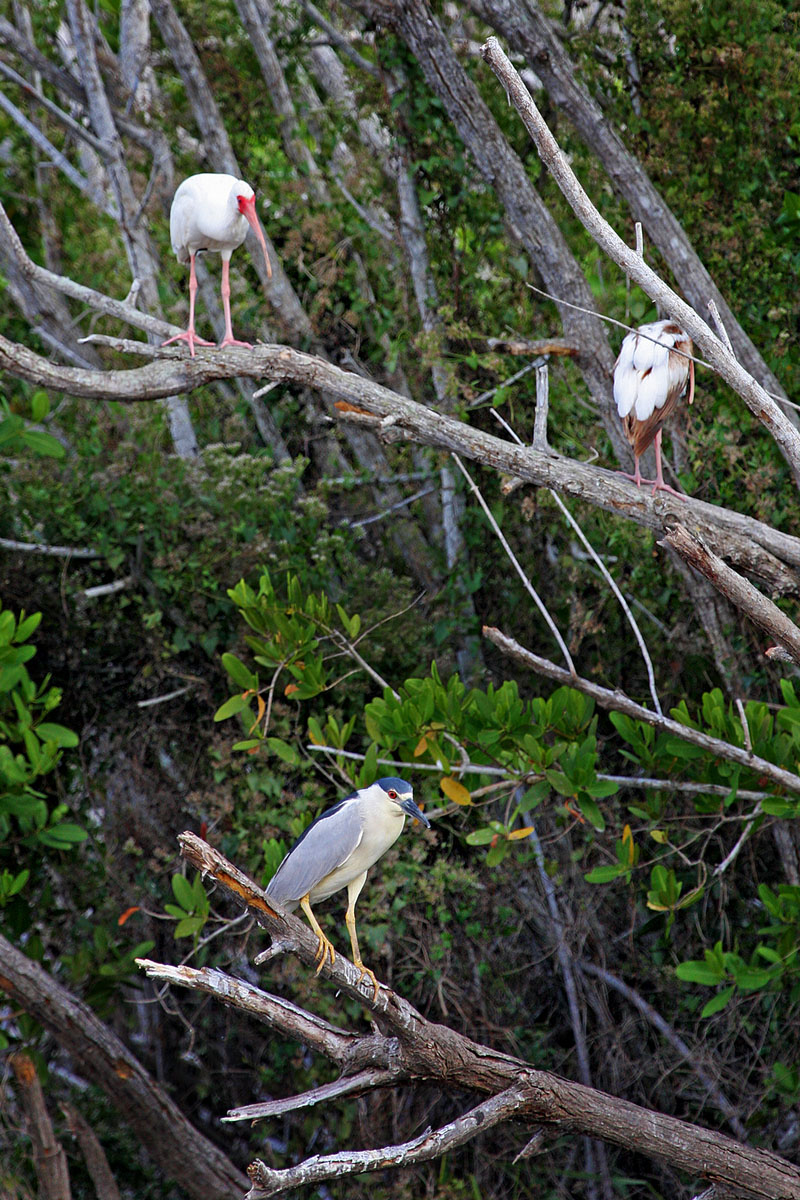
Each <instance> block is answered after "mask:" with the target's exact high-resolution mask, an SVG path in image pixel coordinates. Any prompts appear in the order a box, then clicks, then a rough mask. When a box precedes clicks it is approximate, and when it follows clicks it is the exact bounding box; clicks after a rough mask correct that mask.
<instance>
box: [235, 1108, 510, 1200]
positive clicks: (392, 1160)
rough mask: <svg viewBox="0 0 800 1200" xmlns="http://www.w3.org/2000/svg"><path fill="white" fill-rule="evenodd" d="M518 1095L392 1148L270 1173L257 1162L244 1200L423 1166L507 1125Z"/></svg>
mask: <svg viewBox="0 0 800 1200" xmlns="http://www.w3.org/2000/svg"><path fill="white" fill-rule="evenodd" d="M523 1104H524V1098H523V1095H522V1093H521V1092H520V1091H519V1090H518V1089H517V1088H514V1087H510V1088H508V1090H507V1091H505V1092H500V1094H499V1095H497V1096H492V1098H491V1099H490V1100H484V1101H483V1103H482V1104H478V1105H477V1106H476V1107H475V1108H473V1109H470V1111H469V1112H467V1113H464V1115H463V1116H461V1117H458V1118H457V1119H456V1120H455V1121H451V1122H450V1123H449V1124H448V1125H443V1126H442V1128H441V1129H436V1130H433V1131H432V1130H431V1129H426V1130H425V1132H424V1133H422V1134H420V1135H419V1137H415V1138H413V1139H412V1140H411V1141H410V1142H403V1143H402V1144H400V1145H398V1146H382V1147H378V1149H376V1150H342V1151H340V1152H339V1153H338V1154H315V1155H314V1157H313V1158H308V1159H306V1161H305V1162H303V1163H299V1164H298V1166H296V1167H287V1168H286V1169H285V1170H283V1171H275V1170H273V1169H272V1168H270V1167H268V1166H266V1164H265V1163H263V1162H261V1161H260V1160H256V1162H254V1163H252V1164H251V1165H250V1167H249V1168H248V1175H249V1176H250V1179H251V1180H252V1183H253V1186H252V1188H251V1189H250V1191H249V1192H248V1193H247V1197H246V1200H266V1197H268V1196H275V1195H277V1194H278V1193H279V1192H284V1191H288V1190H289V1189H290V1188H297V1187H302V1186H304V1185H306V1184H309V1183H319V1182H321V1181H322V1180H325V1179H341V1178H342V1177H344V1176H348V1175H360V1174H361V1173H362V1172H363V1171H382V1170H384V1169H385V1168H386V1167H408V1166H411V1165H412V1164H414V1163H420V1162H429V1161H430V1159H432V1158H440V1157H441V1156H442V1155H443V1154H447V1153H448V1152H449V1151H450V1150H455V1149H456V1148H457V1147H458V1146H463V1145H464V1143H465V1142H469V1141H471V1140H472V1138H474V1137H475V1136H476V1134H478V1133H482V1132H483V1131H484V1130H486V1129H491V1128H492V1126H493V1125H498V1124H499V1123H500V1122H501V1121H508V1120H509V1119H510V1118H511V1117H513V1116H514V1114H515V1113H516V1112H517V1111H518V1110H519V1109H520V1108H521V1107H522V1106H523Z"/></svg>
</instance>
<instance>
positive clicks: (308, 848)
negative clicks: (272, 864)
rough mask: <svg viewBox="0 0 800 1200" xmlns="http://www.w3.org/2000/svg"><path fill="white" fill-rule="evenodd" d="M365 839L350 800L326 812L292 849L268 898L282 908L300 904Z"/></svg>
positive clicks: (355, 809)
mask: <svg viewBox="0 0 800 1200" xmlns="http://www.w3.org/2000/svg"><path fill="white" fill-rule="evenodd" d="M362 837H363V830H362V828H361V820H360V818H359V813H358V806H357V805H354V804H353V803H352V801H351V800H350V799H347V800H343V801H342V803H341V804H337V805H336V807H335V808H329V809H327V810H326V811H325V812H324V813H322V814H321V815H320V816H318V817H317V819H316V821H313V822H312V823H311V824H310V825H309V827H308V829H306V831H305V833H303V834H302V835H301V836H300V837H299V838H298V840H297V841H296V842H295V844H294V845H293V846H292V848H291V850H290V851H289V853H288V854H287V855H286V858H285V859H284V860H283V862H282V863H281V865H280V866H279V867H278V869H277V871H276V872H275V874H274V875H273V876H272V879H271V880H270V881H269V883H268V884H267V889H266V891H267V895H268V896H273V897H274V898H275V899H276V900H278V901H280V902H281V903H282V904H283V903H286V902H287V901H297V900H300V899H301V898H302V897H303V896H305V895H307V894H308V892H310V891H311V890H312V889H313V888H314V887H316V885H317V884H318V883H319V882H320V880H322V879H324V878H325V876H326V875H330V873H331V872H332V871H335V870H336V868H337V867H340V866H341V865H342V863H343V862H345V861H346V860H347V859H348V858H349V857H350V855H351V854H352V853H353V851H354V850H355V849H356V847H357V846H358V844H359V842H360V841H361V838H362Z"/></svg>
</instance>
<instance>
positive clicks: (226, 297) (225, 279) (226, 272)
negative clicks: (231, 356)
mask: <svg viewBox="0 0 800 1200" xmlns="http://www.w3.org/2000/svg"><path fill="white" fill-rule="evenodd" d="M230 271H231V264H230V259H228V258H223V259H222V307H223V309H224V310H225V337H224V338H223V339H222V341H221V342H220V349H221V348H222V347H223V346H245V347H246V348H247V349H248V350H252V349H253V346H252V344H251V343H250V342H240V341H238V340H237V339H236V338H235V337H234V336H233V328H232V326H231V281H230Z"/></svg>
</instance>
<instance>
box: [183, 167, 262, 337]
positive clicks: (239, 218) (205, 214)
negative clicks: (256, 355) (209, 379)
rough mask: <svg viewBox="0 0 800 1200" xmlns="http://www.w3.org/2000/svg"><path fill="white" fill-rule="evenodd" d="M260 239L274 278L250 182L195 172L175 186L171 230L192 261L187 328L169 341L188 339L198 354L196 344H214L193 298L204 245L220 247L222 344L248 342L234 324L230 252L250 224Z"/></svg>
mask: <svg viewBox="0 0 800 1200" xmlns="http://www.w3.org/2000/svg"><path fill="white" fill-rule="evenodd" d="M248 225H250V226H252V229H253V231H254V233H255V235H256V237H257V238H258V240H259V241H260V242H261V247H262V249H263V251H264V262H265V263H266V265H267V275H268V276H269V277H270V278H272V266H271V264H270V261H269V254H268V253H267V243H266V240H265V238H264V234H263V233H262V230H261V226H260V225H259V223H258V217H257V216H256V197H255V192H254V191H253V189H252V188H251V187H250V184H249V183H245V181H244V180H243V179H236V178H235V176H233V175H213V174H208V175H191V176H190V177H189V178H188V179H184V181H183V183H182V184H181V185H180V186H179V188H178V190H177V191H176V192H175V196H174V198H173V200H172V208H171V209H170V214H169V234H170V239H171V241H172V249H173V250H174V251H175V254H176V256H177V259H178V262H179V263H183V264H184V266H185V265H186V263H189V326H188V328H187V330H186V332H185V333H179V334H177V335H176V336H175V337H171V338H168V339H167V341H166V342H164V343H163V345H165V346H168V345H169V344H170V342H188V343H189V353H190V354H191V356H192V357H193V358H194V348H195V345H198V346H213V345H214V343H213V342H207V341H205V340H204V339H203V338H200V337H198V336H197V334H196V333H195V330H194V302H195V296H196V295H197V276H196V275H195V270H194V260H195V255H197V254H199V253H200V252H201V251H203V250H216V251H218V252H219V255H220V257H221V258H222V307H223V309H224V311H225V336H224V337H223V339H222V341H221V342H220V346H246V347H247V348H248V349H252V347H251V344H250V342H240V341H237V339H236V338H235V337H234V336H233V329H232V328H231V285H230V261H231V254H233V252H234V250H235V249H236V247H237V246H241V244H242V242H243V241H244V239H245V237H246V236H247V226H248Z"/></svg>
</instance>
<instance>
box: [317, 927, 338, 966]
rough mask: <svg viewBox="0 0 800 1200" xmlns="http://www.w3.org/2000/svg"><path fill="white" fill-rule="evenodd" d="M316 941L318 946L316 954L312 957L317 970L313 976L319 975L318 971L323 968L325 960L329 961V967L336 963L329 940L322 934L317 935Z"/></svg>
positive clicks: (334, 952)
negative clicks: (317, 940)
mask: <svg viewBox="0 0 800 1200" xmlns="http://www.w3.org/2000/svg"><path fill="white" fill-rule="evenodd" d="M318 939H319V945H318V946H317V953H316V954H315V955H314V961H315V962H316V964H317V969H316V971H315V972H314V974H315V975H319V973H320V971H321V970H322V968H323V967H324V966H325V960H326V959H327V960H328V961H329V963H330V965H331V966H333V964H334V963H335V962H336V951H335V950H334V948H333V943H332V942H331V941H330V939H329V938H326V937H325V934H324V933H322V934H318Z"/></svg>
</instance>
